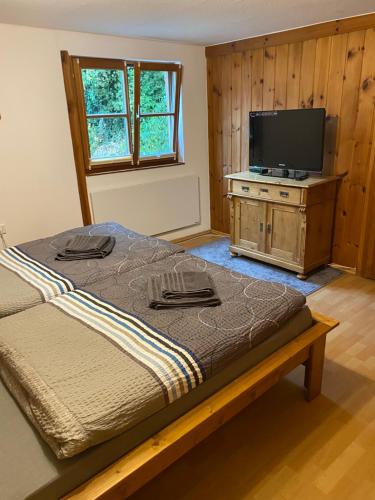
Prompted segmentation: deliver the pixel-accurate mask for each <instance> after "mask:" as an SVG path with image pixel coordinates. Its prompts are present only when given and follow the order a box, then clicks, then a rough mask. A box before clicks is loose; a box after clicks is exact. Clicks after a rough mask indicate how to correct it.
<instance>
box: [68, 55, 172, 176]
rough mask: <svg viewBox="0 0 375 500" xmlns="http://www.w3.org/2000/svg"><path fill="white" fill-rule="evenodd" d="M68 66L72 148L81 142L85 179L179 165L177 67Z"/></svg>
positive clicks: (91, 62)
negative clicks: (72, 107)
mask: <svg viewBox="0 0 375 500" xmlns="http://www.w3.org/2000/svg"><path fill="white" fill-rule="evenodd" d="M70 61H71V71H72V75H73V83H72V88H73V90H74V96H75V100H76V104H77V110H78V113H77V117H78V126H77V128H78V129H79V134H77V133H76V134H73V130H72V137H73V144H74V142H75V141H76V142H77V141H79V142H80V144H78V145H77V144H76V145H75V148H76V149H77V148H78V149H79V150H80V151H81V153H82V156H83V163H84V167H85V171H86V173H87V174H89V175H90V174H94V173H103V172H108V171H114V170H126V169H135V168H145V167H154V166H162V165H170V164H176V163H179V162H180V157H179V142H180V141H181V137H179V129H180V126H179V116H180V109H179V108H180V87H181V66H180V65H179V64H175V63H158V62H145V61H123V60H109V59H95V58H87V57H75V56H73V57H71V58H70ZM64 71H66V70H65V69H64ZM65 79H66V75H65ZM65 83H66V82H65ZM67 96H68V93H67ZM68 101H69V100H68ZM68 105H69V102H68Z"/></svg>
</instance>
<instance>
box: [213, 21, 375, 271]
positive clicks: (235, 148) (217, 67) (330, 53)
mask: <svg viewBox="0 0 375 500" xmlns="http://www.w3.org/2000/svg"><path fill="white" fill-rule="evenodd" d="M367 22H368V23H369V22H372V23H373V26H374V27H373V28H372V27H371V28H369V27H366V29H358V30H357V31H353V30H348V31H350V32H349V33H344V32H342V29H341V30H338V31H337V33H339V34H333V35H331V36H322V37H319V36H318V35H317V36H316V37H312V38H311V39H301V40H300V41H298V40H297V41H295V39H296V37H291V39H290V43H285V42H286V39H287V33H283V37H282V38H280V40H278V38H276V40H275V44H274V46H271V45H270V43H271V41H268V42H267V43H266V44H264V45H265V46H260V47H259V46H257V43H255V44H254V48H249V49H248V50H242V51H241V50H240V49H239V48H238V47H240V46H241V47H245V48H246V47H247V46H251V44H250V42H251V39H249V40H248V41H247V42H246V41H244V42H243V43H242V45H238V46H237V45H236V44H232V50H229V49H230V48H228V47H227V44H226V45H225V46H223V50H222V51H220V46H218V47H219V48H215V50H211V49H214V48H213V47H209V48H207V49H206V54H207V56H208V57H207V61H208V62H207V68H208V103H209V143H210V181H211V184H210V185H211V220H212V228H213V229H216V230H218V231H222V232H225V233H228V232H229V207H228V204H227V200H226V192H227V183H226V181H225V179H224V175H225V174H227V173H229V172H238V171H241V170H246V169H247V168H248V160H249V145H248V142H249V135H248V112H249V111H251V110H252V111H255V110H270V109H295V108H311V107H325V108H326V110H327V126H326V150H325V155H324V172H325V173H327V174H329V173H333V172H335V173H337V174H341V175H343V179H342V181H340V186H339V192H338V199H337V209H336V217H335V232H334V243H333V251H332V252H333V254H332V260H333V261H334V262H336V263H338V264H341V265H344V266H349V267H356V266H357V263H358V258H359V246H360V242H361V241H364V239H363V229H364V224H363V221H364V218H365V217H364V213H365V199H366V189H367V188H368V186H367V183H368V182H370V180H371V179H373V176H371V175H370V174H369V172H370V167H371V165H370V164H371V161H372V160H371V159H370V158H372V156H371V151H370V150H371V144H372V142H373V140H374V133H375V131H374V110H375V108H374V106H375V29H374V28H375V16H373V15H371V16H370V19H369V20H367ZM364 24H366V23H364V22H362V25H364ZM357 25H358V26H359V22H358V21H356V24H355V26H357ZM315 32H316V33H317V34H318V33H319V30H317V29H315V31H314V33H315ZM291 33H292V32H291ZM272 36H273V35H271V37H272ZM245 42H246V43H245ZM249 44H250V45H249ZM233 47H234V48H233ZM224 49H225V50H224ZM216 54H219V55H216ZM369 237H370V236H369ZM374 246H375V243H374Z"/></svg>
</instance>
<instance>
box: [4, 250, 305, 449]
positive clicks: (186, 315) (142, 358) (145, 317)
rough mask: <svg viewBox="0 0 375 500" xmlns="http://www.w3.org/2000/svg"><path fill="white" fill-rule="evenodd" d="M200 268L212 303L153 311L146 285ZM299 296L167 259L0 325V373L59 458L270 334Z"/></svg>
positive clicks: (197, 262) (174, 396)
mask: <svg viewBox="0 0 375 500" xmlns="http://www.w3.org/2000/svg"><path fill="white" fill-rule="evenodd" d="M197 269H200V270H202V269H204V270H207V272H208V273H209V274H210V276H211V278H212V280H213V282H214V284H215V286H216V289H217V292H218V295H219V297H220V299H221V301H222V303H221V305H220V306H217V307H203V308H202V307H196V308H188V309H181V308H179V309H174V310H163V311H155V310H153V309H150V308H149V307H148V303H147V296H146V294H147V281H148V279H149V278H150V277H151V276H154V275H155V274H158V273H162V272H165V271H167V270H168V271H170V270H189V271H194V270H197ZM304 304H305V297H304V296H303V295H302V294H300V293H299V292H298V291H296V290H293V289H291V288H288V287H286V286H284V285H281V284H278V283H270V282H265V281H262V280H257V279H255V278H251V277H245V276H242V275H240V274H237V273H233V272H232V271H230V270H228V269H225V268H222V267H220V266H217V265H215V264H210V263H208V262H206V261H204V260H202V259H199V258H198V257H193V256H189V255H185V254H175V255H172V256H170V257H167V258H165V259H162V260H160V261H158V262H156V263H153V264H147V265H145V266H143V267H141V268H138V269H135V270H133V271H129V272H126V273H121V274H117V275H112V276H110V277H109V278H107V279H103V280H101V281H99V282H97V283H95V284H93V285H90V286H87V287H86V288H84V289H79V288H78V289H76V290H74V291H72V292H68V293H65V294H62V295H60V296H58V297H55V298H53V299H51V300H50V301H49V302H48V303H46V304H42V305H39V306H36V307H33V308H31V309H28V310H26V311H23V312H21V313H18V314H16V315H13V316H11V317H8V318H3V319H2V320H1V331H0V374H1V376H2V378H3V380H4V381H5V383H6V384H7V385H8V387H9V388H10V389H11V392H12V393H13V395H14V396H15V397H16V398H17V400H18V402H19V404H20V406H21V407H22V409H23V410H24V412H25V413H26V414H27V416H28V417H29V419H30V420H31V421H32V422H33V424H34V425H35V427H36V428H37V429H38V431H39V432H40V434H41V435H42V437H43V438H44V440H45V441H46V442H47V443H48V444H49V445H50V447H51V449H52V450H53V451H54V453H55V454H56V456H57V457H58V458H61V459H65V458H69V457H72V456H74V455H76V454H78V453H81V452H82V451H84V450H85V449H87V448H89V447H91V446H94V445H96V444H99V443H100V442H103V441H106V440H108V439H110V438H112V437H114V436H116V435H118V434H120V433H121V432H124V431H126V430H127V429H129V428H131V427H133V426H134V425H136V424H138V423H139V422H141V421H143V420H144V419H146V418H148V417H150V416H151V415H153V414H155V413H157V412H158V411H160V410H162V409H163V408H164V407H166V406H168V405H170V404H172V403H173V402H174V401H176V400H178V399H180V398H181V397H183V396H184V395H185V394H187V393H189V392H191V391H193V390H194V389H195V388H196V387H197V386H199V385H201V384H202V383H204V382H205V381H206V380H208V379H210V378H212V377H213V376H215V375H216V374H217V373H219V372H220V371H221V370H223V369H224V368H225V367H226V366H228V365H229V364H230V363H231V362H233V361H235V360H236V359H239V358H240V357H241V356H243V355H244V354H246V353H247V352H249V351H250V350H252V349H253V348H255V347H256V346H257V345H259V344H261V343H263V342H264V341H265V340H267V339H268V338H270V337H271V336H272V335H273V334H274V333H275V332H276V331H277V330H278V329H279V328H280V327H281V326H282V325H283V324H284V323H285V322H286V321H288V319H290V318H291V317H292V316H294V315H295V314H296V313H297V312H298V311H300V310H301V308H302V307H303V306H304Z"/></svg>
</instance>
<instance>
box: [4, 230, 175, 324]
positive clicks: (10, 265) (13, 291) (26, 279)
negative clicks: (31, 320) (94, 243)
mask: <svg viewBox="0 0 375 500" xmlns="http://www.w3.org/2000/svg"><path fill="white" fill-rule="evenodd" d="M76 234H88V235H111V236H114V237H115V238H116V245H115V247H114V249H113V251H112V253H111V254H110V255H108V256H107V257H106V258H104V259H91V260H86V261H82V260H80V261H71V262H66V261H57V260H55V257H56V255H57V253H58V252H59V251H60V250H62V249H63V248H64V247H65V246H66V244H67V242H68V241H69V240H70V239H71V238H72V237H73V236H74V235H76ZM182 251H183V248H182V247H180V246H179V245H175V244H173V243H169V242H167V241H164V240H161V239H158V238H154V237H151V236H145V235H142V234H138V233H135V232H134V231H130V230H128V229H125V228H124V227H123V226H121V225H120V224H117V223H115V222H108V223H104V224H94V225H90V226H85V227H78V228H75V229H71V230H69V231H65V232H63V233H59V234H57V235H55V236H51V237H49V238H43V239H39V240H34V241H30V242H28V243H23V244H21V245H17V246H15V247H11V248H8V249H5V250H3V251H1V252H0V283H1V288H0V318H1V317H4V316H8V315H10V314H14V313H16V312H19V311H23V310H24V309H27V308H29V307H33V306H35V305H37V304H41V303H43V302H45V301H47V300H49V299H50V298H52V297H53V296H55V295H59V294H61V293H65V292H68V291H70V290H73V289H74V288H76V287H83V286H86V285H89V284H92V283H95V282H96V281H98V280H101V279H103V278H106V277H107V276H110V275H112V274H115V273H118V272H125V271H128V270H131V269H135V268H137V267H141V266H143V265H144V264H147V263H151V262H156V261H158V260H160V259H163V258H164V257H167V256H168V255H172V254H173V253H176V252H182Z"/></svg>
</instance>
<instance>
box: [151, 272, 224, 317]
mask: <svg viewBox="0 0 375 500" xmlns="http://www.w3.org/2000/svg"><path fill="white" fill-rule="evenodd" d="M212 288H213V295H212V296H211V297H190V298H188V297H184V298H174V299H165V298H164V297H163V295H162V291H161V278H160V276H152V277H151V278H149V280H148V282H147V296H148V304H149V307H151V308H152V309H176V308H185V309H186V308H188V307H213V306H219V305H220V304H221V300H220V299H219V297H218V296H217V293H216V290H215V287H214V284H213V282H212Z"/></svg>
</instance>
